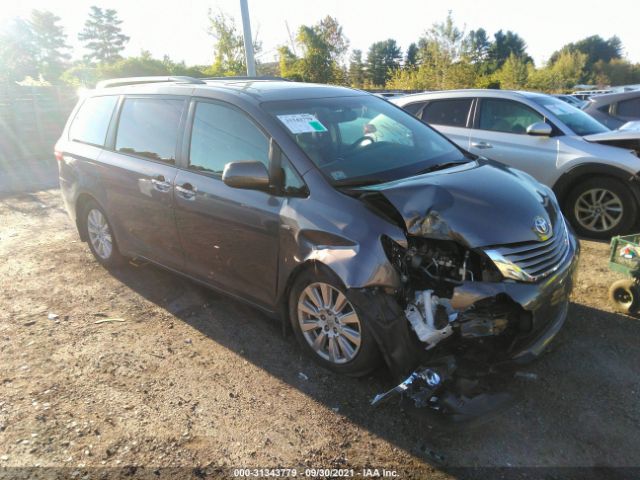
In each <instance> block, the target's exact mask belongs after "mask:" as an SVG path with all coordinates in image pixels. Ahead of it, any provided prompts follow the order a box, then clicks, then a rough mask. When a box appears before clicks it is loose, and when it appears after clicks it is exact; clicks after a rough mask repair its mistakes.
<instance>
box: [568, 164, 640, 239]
mask: <svg viewBox="0 0 640 480" xmlns="http://www.w3.org/2000/svg"><path fill="white" fill-rule="evenodd" d="M637 212H638V206H637V204H636V201H635V198H634V196H633V194H632V193H631V191H630V190H629V188H628V187H627V186H626V185H625V184H624V183H623V182H621V181H620V180H617V179H615V178H610V177H602V178H592V179H589V180H586V181H583V182H581V183H579V184H578V185H576V186H575V187H574V188H573V189H572V190H571V192H570V193H569V196H568V197H567V202H566V204H565V214H566V216H567V218H568V219H569V221H570V222H571V224H572V225H573V227H574V229H575V230H576V232H577V233H578V235H582V236H584V237H589V238H596V239H609V238H611V237H612V236H614V235H621V234H624V233H628V232H629V231H631V229H632V228H633V225H634V223H635V221H636V214H637Z"/></svg>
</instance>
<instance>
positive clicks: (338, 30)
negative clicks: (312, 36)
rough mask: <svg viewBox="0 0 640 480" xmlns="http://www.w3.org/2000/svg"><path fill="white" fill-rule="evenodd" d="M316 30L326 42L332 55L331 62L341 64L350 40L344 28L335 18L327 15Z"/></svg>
mask: <svg viewBox="0 0 640 480" xmlns="http://www.w3.org/2000/svg"><path fill="white" fill-rule="evenodd" d="M314 29H315V30H316V32H317V33H318V35H320V37H321V38H322V39H323V40H324V41H325V43H326V44H327V46H328V48H329V52H330V54H331V60H332V61H334V62H336V63H339V62H340V60H341V59H342V56H343V55H344V54H345V53H346V51H347V50H348V49H349V39H348V38H347V37H346V36H345V35H344V33H343V31H342V26H341V25H340V24H339V23H338V20H336V18H335V17H332V16H330V15H327V16H326V17H324V18H323V19H322V20H320V23H318V24H317V25H316V26H315V27H314Z"/></svg>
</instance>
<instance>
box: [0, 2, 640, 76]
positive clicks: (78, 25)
mask: <svg viewBox="0 0 640 480" xmlns="http://www.w3.org/2000/svg"><path fill="white" fill-rule="evenodd" d="M248 2H249V10H250V17H251V28H252V33H253V35H254V37H255V36H256V35H257V38H258V40H260V41H261V42H262V44H263V52H262V53H261V54H260V56H259V57H258V58H259V59H260V60H262V61H265V62H266V61H272V60H274V59H275V55H276V49H277V47H278V46H279V45H283V44H286V43H289V35H288V33H287V24H288V26H289V29H290V30H291V32H292V33H293V34H294V35H295V32H296V31H297V29H298V27H299V26H300V25H302V24H306V25H311V24H314V23H316V22H318V21H319V20H320V19H321V18H323V17H324V16H326V15H332V16H334V17H336V18H337V19H338V21H339V22H340V24H341V25H342V26H343V31H344V33H345V34H346V36H347V38H348V39H349V41H350V46H351V48H352V49H354V48H358V49H361V50H363V51H364V52H366V51H367V49H368V47H369V45H371V44H372V43H373V42H376V41H379V40H386V39H387V38H394V39H395V40H396V41H397V42H398V44H399V45H400V46H401V47H402V49H403V51H404V50H406V47H407V46H408V45H409V44H410V43H411V42H413V41H417V39H418V38H419V37H420V36H421V35H422V34H423V32H424V31H425V30H427V29H428V28H429V27H430V26H431V25H432V24H433V23H434V22H441V21H443V20H444V19H445V18H446V15H447V12H448V11H449V10H450V11H451V12H452V14H453V17H454V20H455V22H456V24H457V25H458V26H459V27H461V28H464V29H465V31H469V30H473V29H477V28H480V27H482V28H484V29H485V30H487V32H489V34H491V35H492V34H493V33H494V32H496V31H497V30H500V29H503V30H513V31H515V32H516V33H518V34H519V35H520V36H521V37H523V38H524V40H525V41H526V42H527V46H528V52H529V54H530V55H531V56H532V57H533V58H534V60H535V62H536V64H537V65H541V64H542V63H543V62H545V61H546V60H547V59H548V58H549V56H550V55H551V54H552V53H553V52H554V51H555V50H557V49H558V48H560V47H561V46H563V45H565V44H566V43H569V42H572V41H576V40H579V39H581V38H584V37H587V36H590V35H595V34H598V35H600V36H602V37H604V38H609V37H611V36H612V35H617V36H618V37H620V39H621V40H622V43H623V45H624V47H625V52H624V53H625V56H626V58H627V59H628V60H630V61H632V62H640V30H639V29H638V17H639V16H640V2H638V0H617V1H616V2H615V3H614V4H612V5H615V6H612V7H611V8H609V7H606V6H603V3H602V2H601V1H598V2H596V1H594V0H582V1H576V0H553V1H550V0H537V1H535V2H522V1H513V0H511V1H509V0H496V1H489V0H485V1H478V0H445V1H439V2H434V1H429V0H394V1H385V2H376V1H374V0H342V1H340V0H322V1H309V0H248ZM93 4H95V5H98V6H100V7H102V8H113V9H115V10H117V11H118V14H119V17H120V19H121V20H123V23H122V25H121V27H122V30H123V33H125V34H126V35H128V36H129V37H131V40H130V41H129V43H128V45H127V48H126V50H125V52H124V55H125V56H127V55H138V54H139V53H140V51H141V50H142V49H145V50H149V51H151V53H152V54H153V55H154V56H155V57H158V58H162V56H163V55H165V54H166V55H169V56H170V57H171V58H172V59H173V60H175V61H181V60H184V61H185V62H186V63H187V64H198V65H202V64H210V63H211V62H212V59H213V38H212V37H210V36H209V35H208V34H207V26H208V21H207V12H208V10H209V9H212V10H214V11H217V10H221V11H223V12H225V13H227V14H229V15H231V16H233V17H234V18H235V19H236V23H237V25H238V27H239V28H240V27H241V17H240V1H239V0H182V1H175V0H172V1H163V0H154V1H151V0H92V1H88V2H87V1H80V0H22V1H10V0H3V1H2V3H1V4H0V23H2V22H3V21H6V20H8V19H11V18H13V17H27V16H28V15H29V12H30V11H31V10H32V9H40V10H50V11H52V12H54V13H55V14H56V15H58V16H59V17H61V19H62V21H61V24H62V25H63V26H64V27H65V30H66V33H67V34H68V36H69V37H68V43H69V44H71V45H72V46H73V47H74V50H75V51H74V57H75V58H80V57H81V56H82V54H83V51H82V49H81V44H80V43H79V42H78V40H77V34H78V32H79V31H80V30H82V26H83V23H84V21H85V19H86V17H87V13H88V11H89V7H90V5H93Z"/></svg>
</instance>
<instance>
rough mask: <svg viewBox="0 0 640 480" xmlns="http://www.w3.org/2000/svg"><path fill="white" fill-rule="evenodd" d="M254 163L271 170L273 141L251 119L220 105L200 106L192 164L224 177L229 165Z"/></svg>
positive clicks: (202, 103)
mask: <svg viewBox="0 0 640 480" xmlns="http://www.w3.org/2000/svg"><path fill="white" fill-rule="evenodd" d="M243 160H254V161H260V162H262V163H264V165H265V166H266V167H267V168H269V141H268V139H267V137H266V136H265V135H264V134H263V133H262V132H261V131H260V130H259V129H258V127H256V126H255V124H254V123H253V122H252V121H251V120H250V119H249V117H248V116H247V115H246V114H244V113H242V112H240V111H238V110H236V109H235V108H231V107H227V106H224V105H220V104H217V103H208V102H199V103H198V104H197V105H196V112H195V117H194V119H193V128H192V131H191V147H190V153H189V165H190V168H192V169H194V170H201V171H205V172H211V173H216V174H221V173H222V172H223V170H224V166H225V165H226V164H227V163H229V162H236V161H243Z"/></svg>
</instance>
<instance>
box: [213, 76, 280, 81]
mask: <svg viewBox="0 0 640 480" xmlns="http://www.w3.org/2000/svg"><path fill="white" fill-rule="evenodd" d="M202 80H276V81H281V82H290V81H291V80H289V79H288V78H282V77H276V76H273V75H259V76H257V77H247V76H242V75H239V76H235V75H234V76H231V77H204V78H202Z"/></svg>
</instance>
